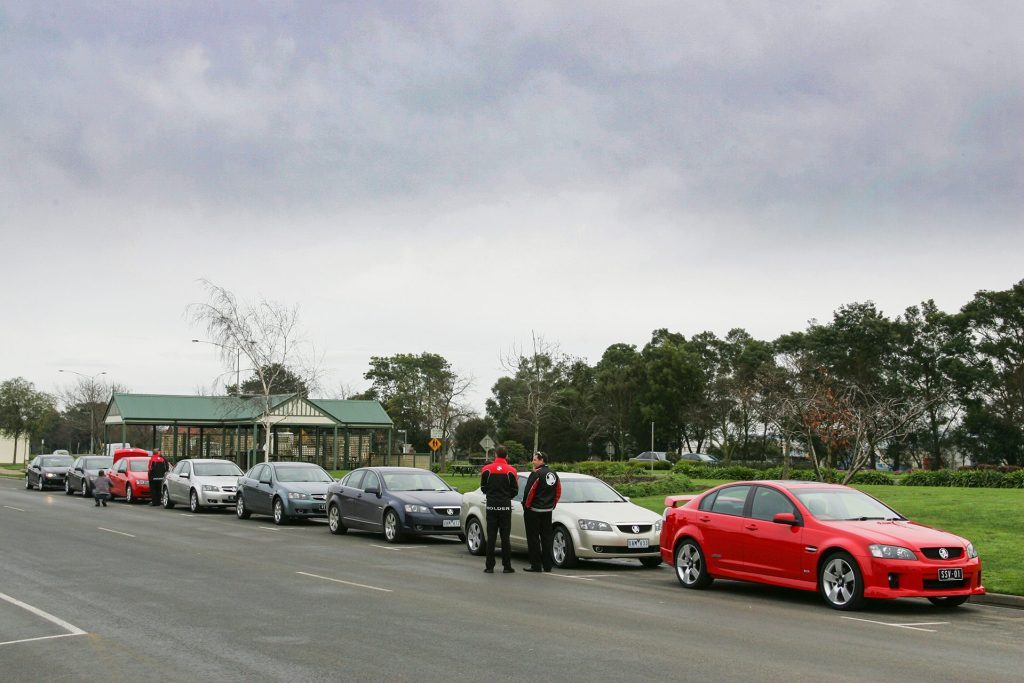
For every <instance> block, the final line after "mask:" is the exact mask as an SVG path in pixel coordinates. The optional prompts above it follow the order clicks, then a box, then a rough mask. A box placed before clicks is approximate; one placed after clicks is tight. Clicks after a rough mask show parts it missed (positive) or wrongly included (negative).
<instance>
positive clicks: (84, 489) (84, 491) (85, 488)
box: [82, 481, 89, 497]
mask: <svg viewBox="0 0 1024 683" xmlns="http://www.w3.org/2000/svg"><path fill="white" fill-rule="evenodd" d="M87 495H89V487H88V486H86V485H85V482H84V481H83V482H82V496H83V497H84V496H87Z"/></svg>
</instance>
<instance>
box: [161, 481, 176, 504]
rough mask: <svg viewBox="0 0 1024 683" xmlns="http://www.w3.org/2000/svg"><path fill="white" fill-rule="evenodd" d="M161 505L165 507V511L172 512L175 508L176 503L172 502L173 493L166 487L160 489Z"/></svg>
mask: <svg viewBox="0 0 1024 683" xmlns="http://www.w3.org/2000/svg"><path fill="white" fill-rule="evenodd" d="M160 504H161V505H163V506H164V510H170V509H172V508H173V507H174V501H173V500H171V492H170V491H169V490H168V489H167V487H166V486H163V487H161V488H160Z"/></svg>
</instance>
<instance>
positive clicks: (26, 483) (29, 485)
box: [25, 474, 32, 491]
mask: <svg viewBox="0 0 1024 683" xmlns="http://www.w3.org/2000/svg"><path fill="white" fill-rule="evenodd" d="M31 488H32V482H31V480H30V479H29V478H28V475H27V474H26V475H25V490H26V491H28V490H29V489H31Z"/></svg>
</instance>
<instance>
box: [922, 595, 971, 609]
mask: <svg viewBox="0 0 1024 683" xmlns="http://www.w3.org/2000/svg"><path fill="white" fill-rule="evenodd" d="M969 597H971V596H969V595H947V596H944V597H941V598H928V602H930V603H932V604H933V605H935V606H936V607H959V606H960V605H962V604H964V603H965V602H967V598H969Z"/></svg>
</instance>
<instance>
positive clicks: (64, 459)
mask: <svg viewBox="0 0 1024 683" xmlns="http://www.w3.org/2000/svg"><path fill="white" fill-rule="evenodd" d="M74 461H75V459H74V458H72V457H71V456H70V455H51V456H50V457H48V458H43V460H42V462H41V463H39V466H40V467H71V463H73V462H74Z"/></svg>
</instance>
